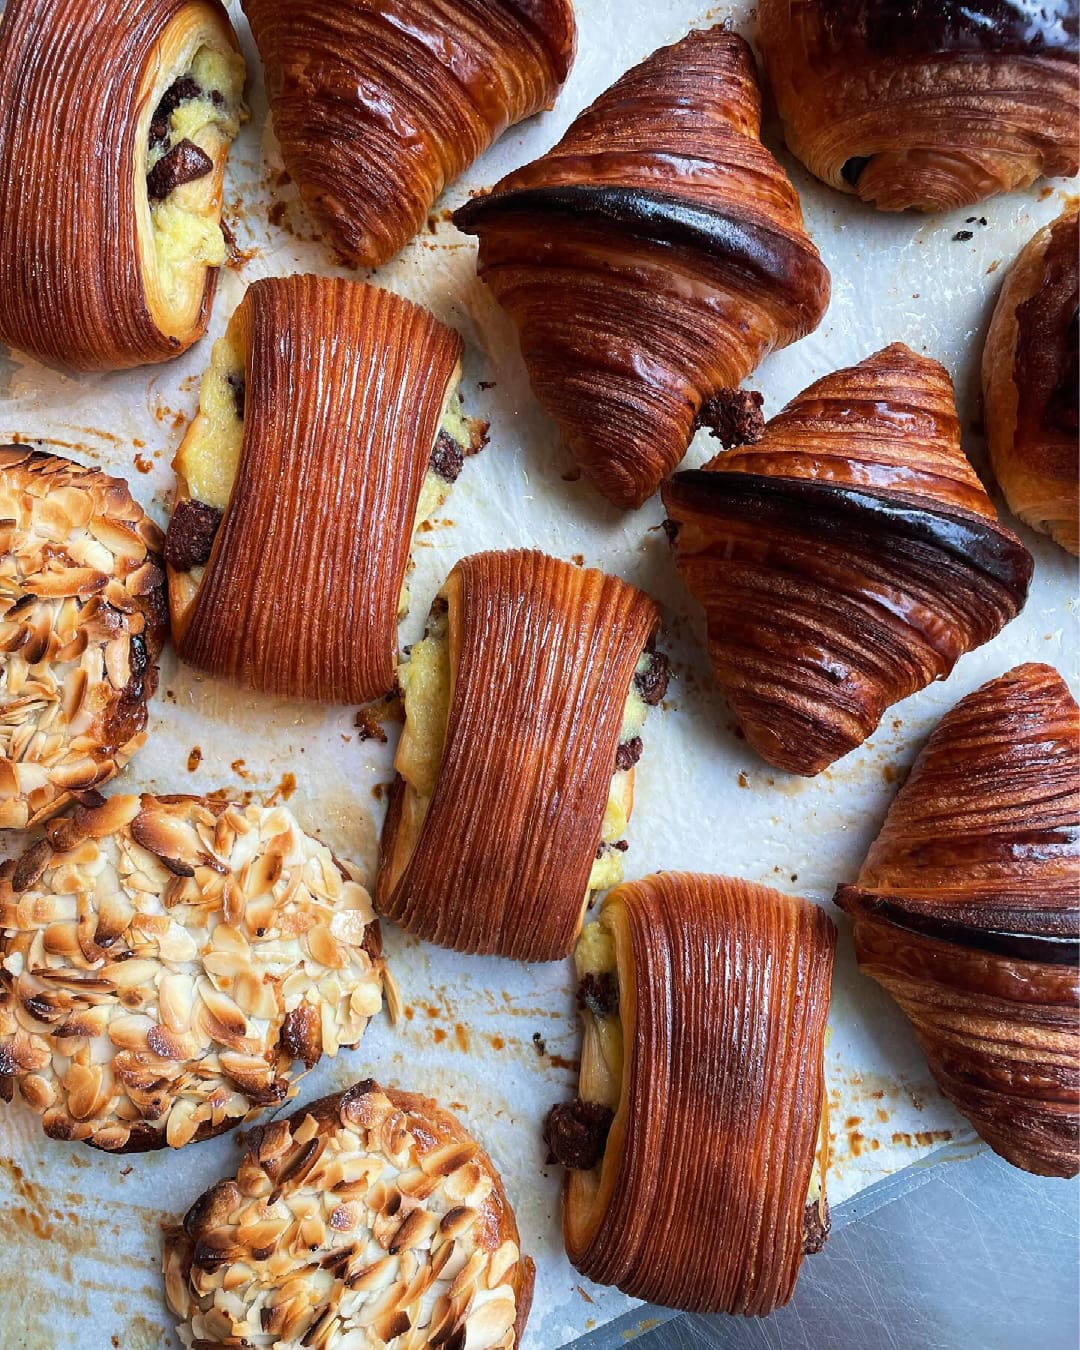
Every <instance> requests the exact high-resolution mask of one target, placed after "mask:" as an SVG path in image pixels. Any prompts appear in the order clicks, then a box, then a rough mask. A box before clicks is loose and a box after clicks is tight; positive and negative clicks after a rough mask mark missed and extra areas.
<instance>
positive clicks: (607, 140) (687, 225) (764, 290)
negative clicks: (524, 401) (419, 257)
mask: <svg viewBox="0 0 1080 1350" xmlns="http://www.w3.org/2000/svg"><path fill="white" fill-rule="evenodd" d="M760 125H761V94H760V91H759V89H758V84H757V76H756V70H755V67H754V58H753V56H752V54H751V52H750V49H749V47H748V46H747V45H746V43H745V42H744V41H743V40H742V38H740V37H738V36H737V35H736V34H734V33H730V32H727V31H726V30H724V29H723V28H719V27H718V28H712V29H708V30H704V31H700V32H693V33H691V34H689V36H688V37H686V38H684V39H683V40H682V41H681V42H678V43H676V44H675V45H674V46H673V47H664V48H661V49H660V50H659V51H657V52H655V53H654V54H653V55H652V56H650V57H649V58H648V60H646V61H644V62H643V63H642V64H641V65H639V66H637V67H636V68H635V69H633V70H631V71H630V72H629V73H628V74H626V75H624V76H623V77H622V79H621V80H619V81H618V82H617V83H616V84H615V85H613V86H612V88H610V89H609V90H608V91H607V92H606V93H605V94H602V95H601V96H600V98H599V99H597V101H596V102H595V103H594V104H593V105H592V107H590V108H588V109H586V111H585V112H583V113H582V114H581V116H580V117H578V119H577V120H576V121H575V122H574V123H573V125H572V126H571V127H570V130H569V131H568V132H567V134H566V136H565V137H564V138H563V140H562V141H561V142H560V143H559V144H558V145H557V146H556V147H555V148H554V150H552V151H551V152H550V153H549V154H547V155H545V156H544V157H543V158H542V159H539V160H537V161H536V162H535V163H534V164H530V165H527V166H526V167H525V168H523V169H518V170H517V171H515V172H514V173H512V174H510V175H509V176H508V177H506V178H504V179H503V180H502V182H500V183H499V184H497V185H496V187H495V188H494V189H493V190H492V192H491V193H490V194H488V195H487V196H484V197H477V198H475V199H474V200H472V201H470V202H469V203H467V205H465V206H463V207H462V208H461V210H459V211H458V212H457V213H456V215H455V216H454V220H455V222H456V223H457V224H458V226H459V227H460V228H461V229H463V230H465V231H466V232H467V233H469V234H475V235H478V236H479V238H480V253H479V264H478V266H479V273H480V276H481V278H482V279H483V280H484V281H485V282H487V284H488V285H489V286H490V287H491V288H492V290H493V292H494V293H495V297H496V299H497V300H498V301H499V303H500V304H501V305H503V306H504V307H505V308H506V309H507V310H508V311H509V313H510V314H511V316H512V317H513V319H514V321H515V322H516V324H517V326H518V329H519V330H520V334H521V346H522V352H523V355H524V357H525V363H526V365H527V367H528V370H529V376H530V378H531V380H532V386H533V389H534V391H535V393H536V396H537V398H538V399H539V400H540V402H541V403H542V404H543V405H544V407H545V408H546V409H547V411H548V412H549V413H550V414H551V416H552V417H553V418H554V419H555V421H556V422H557V423H558V426H559V430H560V431H561V433H562V436H563V439H564V440H565V441H566V443H567V445H568V446H569V447H570V449H571V450H572V451H573V453H574V455H575V456H576V458H577V459H578V461H579V462H580V464H581V467H582V469H583V470H584V471H585V473H586V474H588V475H589V477H590V478H591V479H592V480H593V482H594V483H595V484H596V486H597V487H598V488H599V489H600V491H601V492H603V493H604V495H605V496H606V497H608V498H610V499H611V501H613V502H615V503H616V504H617V505H619V506H622V507H636V506H640V505H641V504H642V503H643V502H644V501H645V500H646V499H647V498H648V497H649V496H651V494H652V493H653V492H655V491H656V488H657V486H658V485H659V483H660V480H661V479H662V478H664V477H665V476H666V475H667V474H669V473H670V472H671V471H672V469H674V468H675V466H676V465H677V464H678V463H679V461H680V460H681V459H682V457H683V455H684V454H685V453H686V448H687V446H688V445H689V443H690V439H691V437H692V436H693V434H694V430H695V426H696V423H697V420H698V418H699V416H700V415H701V413H702V411H703V409H704V408H705V407H706V405H707V404H708V401H709V400H710V399H711V398H712V397H713V396H714V395H715V394H716V393H717V392H718V391H719V390H721V389H724V388H728V387H732V386H736V385H738V384H739V382H740V381H741V380H742V379H744V378H745V377H746V376H747V375H748V374H749V373H750V372H751V371H752V370H753V369H754V367H755V366H756V365H757V364H758V363H759V362H760V361H761V360H762V359H763V358H764V357H765V356H766V355H767V354H768V353H769V352H770V351H772V350H773V349H774V348H777V347H784V346H787V345H788V343H791V342H794V341H795V340H796V339H797V338H800V337H803V336H805V335H806V334H807V333H809V332H810V331H811V330H812V329H814V328H816V327H817V325H818V324H819V323H820V322H821V318H822V315H823V314H824V313H825V309H826V307H827V305H828V302H829V274H828V272H827V270H826V268H825V266H824V264H823V263H822V261H821V259H820V257H819V256H818V252H817V250H816V249H815V248H814V246H813V244H812V243H811V242H810V240H809V239H808V238H807V236H806V234H805V232H804V230H803V223H802V210H801V207H800V205H799V198H798V194H797V193H796V191H795V189H794V188H793V187H792V185H791V183H790V182H789V181H788V179H787V177H786V175H785V174H784V171H783V169H782V168H781V167H780V165H779V164H778V163H777V162H776V160H775V159H773V157H772V155H770V154H769V152H768V151H767V150H766V149H765V147H764V146H763V145H762V144H761V141H760V138H759V129H760Z"/></svg>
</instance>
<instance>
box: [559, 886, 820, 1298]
mask: <svg viewBox="0 0 1080 1350" xmlns="http://www.w3.org/2000/svg"><path fill="white" fill-rule="evenodd" d="M835 944H836V930H835V928H834V927H833V924H832V922H831V921H830V919H829V917H828V915H827V914H825V912H824V911H823V910H822V909H820V908H819V907H818V906H816V905H813V904H811V903H810V902H809V901H807V900H800V899H798V898H796V897H793V896H786V895H782V894H780V892H778V891H773V890H770V889H769V888H768V887H765V886H755V885H753V884H751V883H750V882H745V881H733V880H730V879H728V878H725V877H713V876H703V875H698V874H692V873H679V872H661V873H659V874H658V875H656V876H651V877H646V878H645V879H644V880H643V881H635V882H628V883H625V884H624V885H621V886H619V887H618V888H617V889H616V890H614V891H612V892H611V894H610V895H609V896H608V897H607V899H606V900H605V901H604V905H603V908H602V909H601V911H600V916H599V918H598V920H597V921H596V922H595V923H591V924H589V925H587V926H586V928H585V929H584V930H583V932H582V934H581V938H580V941H579V942H578V946H577V951H576V953H575V965H576V968H577V976H578V1006H579V1008H580V1009H581V1017H582V1023H583V1041H582V1048H581V1071H580V1079H579V1083H578V1096H577V1098H576V1099H575V1100H574V1101H572V1102H565V1103H561V1104H559V1105H557V1106H555V1107H553V1108H552V1111H551V1113H550V1115H549V1116H548V1119H547V1124H546V1126H545V1130H544V1137H545V1140H546V1142H547V1144H548V1147H549V1149H550V1152H551V1157H550V1159H549V1161H553V1162H558V1163H561V1164H562V1165H563V1166H564V1167H565V1168H566V1169H567V1172H566V1178H565V1182H564V1187H563V1237H564V1240H565V1243H566V1251H567V1255H568V1256H569V1257H570V1260H571V1261H572V1262H573V1264H574V1265H575V1266H576V1267H577V1269H578V1270H579V1271H581V1273H582V1274H583V1275H586V1276H588V1278H589V1279H592V1280H596V1281H597V1282H598V1283H600V1284H613V1285H616V1286H617V1287H618V1288H619V1289H621V1290H622V1291H623V1292H624V1293H626V1294H629V1295H631V1296H632V1297H633V1298H640V1299H645V1300H647V1301H648V1302H650V1303H659V1304H663V1305H664V1306H666V1307H672V1308H680V1309H684V1310H686V1311H689V1312H705V1313H717V1312H726V1313H742V1314H746V1315H750V1316H764V1315H765V1314H767V1313H770V1312H772V1310H773V1309H774V1308H777V1307H779V1306H780V1305H781V1304H783V1303H786V1302H787V1301H788V1299H790V1297H791V1295H792V1293H793V1291H794V1288H795V1281H796V1279H797V1278H798V1274H799V1267H800V1265H801V1263H802V1258H803V1255H804V1254H806V1253H808V1252H818V1251H820V1250H821V1248H822V1247H823V1245H824V1243H825V1239H826V1237H827V1235H828V1231H829V1223H830V1221H829V1207H828V1202H827V1200H826V1196H825V1175H826V1171H827V1169H828V1149H829V1128H828V1120H827V1098H826V1093H825V1076H824V1067H823V1063H824V1051H825V1024H826V1020H827V1018H828V1012H829V992H830V985H831V979H832V967H833V954H834V949H835Z"/></svg>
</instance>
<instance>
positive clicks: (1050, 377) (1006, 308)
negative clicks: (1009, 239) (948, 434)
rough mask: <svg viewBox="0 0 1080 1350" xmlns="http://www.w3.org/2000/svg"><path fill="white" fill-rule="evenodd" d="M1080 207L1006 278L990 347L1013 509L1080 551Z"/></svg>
mask: <svg viewBox="0 0 1080 1350" xmlns="http://www.w3.org/2000/svg"><path fill="white" fill-rule="evenodd" d="M1078 254H1080V217H1078V215H1077V209H1076V207H1073V208H1072V209H1071V210H1069V211H1066V212H1065V214H1064V215H1062V216H1059V217H1058V219H1057V220H1055V221H1054V222H1053V223H1052V224H1050V225H1047V226H1046V227H1045V228H1044V229H1041V230H1040V231H1039V232H1038V234H1036V235H1035V237H1034V238H1033V239H1032V240H1031V241H1030V243H1029V244H1028V245H1027V247H1026V248H1025V249H1024V250H1023V252H1022V253H1021V254H1020V256H1019V258H1017V260H1016V262H1015V263H1014V264H1013V266H1012V269H1011V270H1010V272H1009V274H1008V276H1007V277H1006V278H1005V284H1004V285H1003V286H1002V288H1001V295H1000V296H999V297H998V302H997V306H996V308H995V310H994V317H993V319H992V320H991V321H990V331H989V333H988V334H987V338H986V347H985V348H984V350H983V367H982V378H983V421H984V422H985V424H986V437H987V440H988V441H989V443H990V461H991V463H992V464H993V466H994V473H995V475H996V476H997V480H998V482H999V483H1000V484H1001V490H1002V492H1004V494H1005V500H1006V501H1007V502H1008V503H1009V509H1010V510H1011V511H1013V512H1015V514H1016V515H1018V516H1019V517H1020V519H1021V520H1022V521H1023V522H1024V523H1025V524H1026V525H1030V526H1031V528H1032V529H1034V530H1039V531H1041V532H1042V533H1044V534H1049V535H1050V536H1052V538H1053V539H1054V540H1055V541H1056V542H1057V543H1059V544H1060V545H1061V547H1062V548H1065V549H1068V551H1069V552H1070V553H1074V554H1075V553H1080V519H1078V517H1080V491H1078V481H1080V432H1078V430H1077V428H1078V425H1080V366H1078V352H1080V308H1078V307H1080V281H1078V264H1077V256H1078Z"/></svg>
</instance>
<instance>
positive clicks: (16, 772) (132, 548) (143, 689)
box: [0, 445, 166, 829]
mask: <svg viewBox="0 0 1080 1350" xmlns="http://www.w3.org/2000/svg"><path fill="white" fill-rule="evenodd" d="M161 547H162V540H161V534H160V531H159V530H158V528H157V526H156V525H155V524H154V523H153V521H151V520H150V519H149V518H148V517H147V516H146V515H145V514H144V513H143V510H142V507H140V506H139V505H138V504H137V503H136V502H135V501H133V500H132V497H131V494H130V492H129V491H128V487H127V484H126V483H125V482H124V481H123V480H122V479H119V478H110V477H109V476H108V475H106V474H104V473H102V472H101V471H100V470H99V469H95V468H84V467H83V466H82V465H81V464H75V463H73V462H72V461H71V460H68V459H64V458H62V457H61V456H59V455H51V454H45V453H43V452H41V451H38V450H33V449H30V448H29V447H27V446H20V445H12V446H0V605H2V617H0V691H2V694H3V701H4V724H3V727H2V729H0V828H3V829H26V828H28V827H29V826H32V825H37V824H40V822H41V821H43V820H45V819H46V818H47V817H48V816H50V815H52V814H53V813H54V812H56V811H59V810H60V809H61V807H63V806H64V805H65V804H66V803H67V802H68V801H69V800H70V798H71V796H72V794H73V793H77V792H80V791H85V790H86V789H88V788H93V787H96V786H99V785H100V784H102V783H104V782H106V781H107V780H108V779H110V778H112V777H113V776H114V775H115V774H117V773H119V771H120V770H121V769H122V768H123V766H124V765H125V764H126V763H127V762H128V760H129V759H130V758H131V756H132V755H133V754H134V753H135V751H136V750H138V749H139V747H140V746H141V745H142V744H143V742H144V741H145V739H146V730H145V728H146V718H147V711H146V707H147V702H148V700H149V699H150V697H151V696H152V694H153V692H154V689H155V688H156V686H157V659H158V654H159V652H160V651H161V645H162V642H163V640H164V637H165V632H166V612H165V607H166V602H165V575H164V571H163V567H162V563H161V557H160V553H161Z"/></svg>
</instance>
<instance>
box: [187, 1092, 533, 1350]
mask: <svg viewBox="0 0 1080 1350" xmlns="http://www.w3.org/2000/svg"><path fill="white" fill-rule="evenodd" d="M519 1243H520V1239H519V1237H518V1230H517V1224H516V1222H515V1220H514V1215H513V1211H512V1210H511V1208H510V1204H509V1202H508V1200H507V1198H506V1193H505V1191H504V1190H503V1186H502V1182H501V1181H500V1179H499V1175H498V1173H497V1172H496V1170H495V1167H494V1165H493V1164H492V1162H491V1159H490V1158H489V1157H488V1155H487V1154H486V1153H485V1152H484V1151H483V1149H481V1148H480V1146H479V1145H478V1144H477V1143H476V1142H475V1140H473V1139H472V1138H471V1137H470V1136H469V1134H468V1133H467V1132H466V1131H465V1129H464V1128H463V1127H462V1126H461V1124H460V1123H459V1122H458V1120H457V1119H456V1118H455V1117H454V1116H452V1115H450V1113H449V1112H447V1111H444V1110H442V1108H440V1107H439V1106H437V1105H436V1103H435V1102H433V1101H431V1100H429V1099H426V1098H424V1097H420V1096H416V1095H414V1094H412V1093H406V1092H397V1091H394V1090H393V1089H383V1088H380V1087H379V1086H378V1085H377V1084H376V1083H373V1082H371V1081H368V1082H364V1083H358V1084H357V1085H356V1086H355V1087H352V1088H350V1089H349V1090H348V1091H347V1092H344V1093H341V1094H340V1095H338V1096H335V1097H324V1098H322V1099H321V1100H320V1101H317V1102H313V1103H312V1104H311V1105H310V1106H307V1107H303V1108H301V1109H300V1110H299V1111H297V1112H296V1113H295V1114H294V1115H292V1116H291V1117H290V1118H289V1119H286V1120H279V1121H275V1122H274V1123H273V1124H270V1125H266V1126H263V1127H262V1128H260V1129H257V1130H254V1131H252V1133H251V1135H250V1136H249V1147H248V1152H247V1154H246V1156H245V1157H244V1160H243V1161H242V1162H241V1164H240V1168H239V1171H238V1172H237V1175H236V1178H235V1180H226V1181H220V1182H218V1183H217V1185H216V1186H213V1187H211V1188H210V1190H208V1191H207V1192H206V1193H205V1194H204V1195H203V1196H202V1197H200V1199H199V1200H197V1201H196V1202H195V1204H194V1205H193V1206H192V1207H191V1209H190V1210H189V1211H188V1213H187V1215H186V1217H185V1219H184V1222H183V1225H182V1226H178V1227H175V1228H170V1229H168V1230H166V1234H165V1251H164V1270H165V1288H166V1296H167V1298H168V1302H169V1306H170V1308H171V1309H172V1311H173V1312H174V1313H175V1314H176V1316H177V1317H179V1318H181V1324H180V1328H179V1330H180V1337H181V1340H182V1341H183V1342H184V1344H185V1345H186V1346H196V1345H197V1346H210V1345H231V1344H234V1343H238V1342H234V1340H233V1339H232V1338H233V1337H238V1338H242V1339H243V1342H244V1343H245V1344H247V1345H251V1346H270V1345H271V1344H273V1345H275V1346H282V1347H286V1346H288V1347H298V1346H301V1345H304V1346H318V1347H320V1348H321V1350H335V1347H336V1346H338V1345H342V1344H345V1343H346V1342H347V1343H348V1345H349V1346H352V1347H362V1346H370V1347H371V1350H380V1348H381V1347H383V1346H393V1347H395V1350H420V1347H422V1346H427V1345H445V1346H465V1345H466V1344H467V1345H469V1346H476V1347H477V1350H513V1347H515V1346H517V1345H519V1344H520V1342H521V1337H522V1334H523V1332H524V1330H525V1323H526V1321H527V1319H528V1314H529V1306H530V1304H531V1302H532V1289H533V1275H534V1271H533V1263H532V1261H531V1260H530V1259H529V1258H528V1257H525V1256H522V1254H521V1250H520V1246H519ZM407 1293H408V1295H409V1296H408V1297H406V1294H407ZM417 1305H422V1306H423V1310H424V1313H425V1314H426V1316H423V1317H422V1318H421V1320H414V1319H415V1317H416V1308H417Z"/></svg>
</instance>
